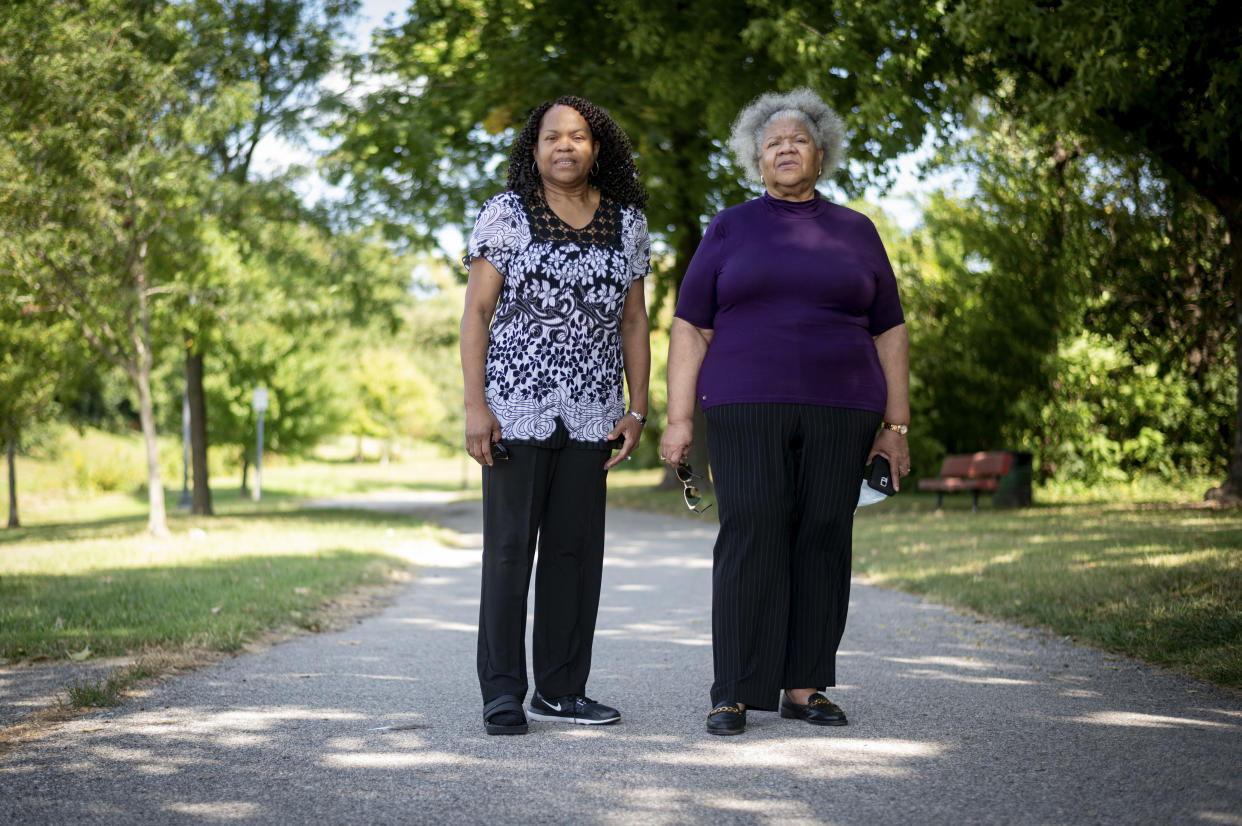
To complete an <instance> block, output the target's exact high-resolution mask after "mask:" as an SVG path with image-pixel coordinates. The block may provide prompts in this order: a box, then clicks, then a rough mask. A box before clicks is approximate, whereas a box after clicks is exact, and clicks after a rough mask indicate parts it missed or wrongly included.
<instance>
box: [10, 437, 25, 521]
mask: <svg viewBox="0 0 1242 826" xmlns="http://www.w3.org/2000/svg"><path fill="white" fill-rule="evenodd" d="M8 442H9V444H8V454H9V527H10V528H20V527H21V525H22V523H21V522H20V521H19V520H18V518H17V439H9V440H8Z"/></svg>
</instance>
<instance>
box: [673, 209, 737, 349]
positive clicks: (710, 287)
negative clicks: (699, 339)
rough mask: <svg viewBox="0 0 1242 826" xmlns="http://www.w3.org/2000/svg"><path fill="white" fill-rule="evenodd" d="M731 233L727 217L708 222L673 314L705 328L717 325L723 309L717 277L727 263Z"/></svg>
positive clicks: (712, 327)
mask: <svg viewBox="0 0 1242 826" xmlns="http://www.w3.org/2000/svg"><path fill="white" fill-rule="evenodd" d="M728 234H729V233H728V230H727V228H726V226H725V221H724V219H723V218H722V217H721V215H717V216H716V217H715V218H713V219H712V222H711V223H710V224H708V225H707V232H705V233H704V234H703V240H702V241H700V242H699V248H698V249H697V250H695V251H694V257H693V258H691V259H690V266H689V267H687V268H686V277H685V278H683V279H682V281H681V288H680V289H679V290H678V293H677V310H676V312H675V313H674V315H676V316H677V318H680V319H682V320H683V321H688V322H690V323H691V324H693V325H694V326H695V327H698V328H700V329H703V330H711V329H715V327H716V311H717V310H719V309H720V307H719V304H718V302H717V300H716V279H717V278H718V277H719V275H720V269H721V267H722V266H723V264H724V258H725V245H726V241H727V240H728Z"/></svg>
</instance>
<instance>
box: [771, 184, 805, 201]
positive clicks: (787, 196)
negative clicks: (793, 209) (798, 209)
mask: <svg viewBox="0 0 1242 826" xmlns="http://www.w3.org/2000/svg"><path fill="white" fill-rule="evenodd" d="M766 189H767V192H768V194H769V195H771V196H772V197H773V198H779V199H780V200H782V201H809V200H811V199H812V198H814V197H815V184H813V183H812V184H811V185H810V186H803V185H799V186H797V187H781V186H774V185H772V184H768V185H767V186H766Z"/></svg>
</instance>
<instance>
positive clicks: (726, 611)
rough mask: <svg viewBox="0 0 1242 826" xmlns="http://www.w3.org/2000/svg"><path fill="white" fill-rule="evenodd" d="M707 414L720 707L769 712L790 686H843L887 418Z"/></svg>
mask: <svg viewBox="0 0 1242 826" xmlns="http://www.w3.org/2000/svg"><path fill="white" fill-rule="evenodd" d="M705 412H706V415H707V425H708V426H707V444H708V455H709V456H710V457H711V465H712V480H713V482H714V484H715V489H716V505H717V507H718V508H719V510H720V533H719V535H718V536H717V538H716V547H715V551H714V556H713V564H712V655H713V663H714V666H715V682H714V683H713V684H712V705H713V706H714V705H716V704H718V703H721V702H726V701H738V702H742V703H745V704H746V705H747V706H748V707H749V708H754V709H759V710H773V709H775V708H776V707H777V705H778V703H779V700H780V690H781V689H782V688H812V687H815V688H819V689H823V688H826V687H827V686H831V685H835V684H836V656H837V646H839V645H840V643H841V635H842V633H843V632H844V631H845V618H846V613H847V611H848V609H849V595H850V563H851V555H852V539H853V529H854V510H855V507H856V505H857V503H858V486H859V483H860V482H861V480H862V474H863V466H864V463H865V462H866V458H867V453H868V452H869V451H870V449H871V444H872V442H873V440H874V438H875V431H876V428H877V427H878V426H879V424H880V415H879V414H878V413H872V412H870V411H866V410H852V409H848V408H840V407H821V406H816V405H805V404H777V403H764V404H726V405H720V406H717V407H711V408H708V409H707V410H706V411H705Z"/></svg>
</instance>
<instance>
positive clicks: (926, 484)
mask: <svg viewBox="0 0 1242 826" xmlns="http://www.w3.org/2000/svg"><path fill="white" fill-rule="evenodd" d="M1012 464H1013V454H1012V453H1008V452H999V451H980V452H979V453H955V454H951V455H949V456H946V457H944V462H943V463H941V465H940V475H939V476H938V477H936V478H934V479H920V480H919V490H934V491H936V507H937V508H939V507H940V499H941V497H942V496H943V495H944V494H946V493H956V492H959V491H970V492H971V496H972V497H973V501H972V503H971V506H972V510H978V509H979V492H980V491H992V492H995V491H996V490H997V489H998V488H999V487H1000V479H1001V477H1002V476H1004V475H1005V474H1006V473H1008V472H1009V468H1010V466H1011V465H1012Z"/></svg>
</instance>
